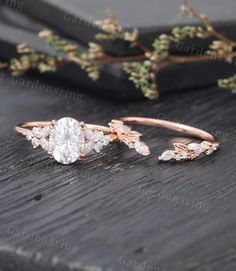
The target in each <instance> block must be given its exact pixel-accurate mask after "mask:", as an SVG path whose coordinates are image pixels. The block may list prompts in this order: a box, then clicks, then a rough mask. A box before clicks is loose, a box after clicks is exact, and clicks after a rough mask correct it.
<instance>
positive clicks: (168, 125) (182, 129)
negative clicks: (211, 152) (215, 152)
mask: <svg viewBox="0 0 236 271" xmlns="http://www.w3.org/2000/svg"><path fill="white" fill-rule="evenodd" d="M121 120H122V121H123V122H124V123H125V124H138V125H147V126H154V127H159V128H164V129H169V130H172V131H176V132H179V133H182V134H185V135H189V136H194V137H197V138H200V139H202V140H206V141H210V142H217V140H216V138H215V137H214V136H213V135H211V134H209V133H207V132H205V131H203V130H200V129H197V128H194V127H192V126H188V125H185V124H182V123H177V122H172V121H167V120H160V119H153V118H143V117H124V118H121Z"/></svg>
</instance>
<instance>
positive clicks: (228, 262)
mask: <svg viewBox="0 0 236 271" xmlns="http://www.w3.org/2000/svg"><path fill="white" fill-rule="evenodd" d="M25 80H28V81H30V80H33V78H31V77H27V78H25ZM28 81H25V84H20V83H19V82H16V81H15V79H12V78H11V77H9V76H8V75H7V74H5V75H2V76H1V80H0V95H1V99H0V116H1V117H0V153H1V155H0V269H1V270H2V271H12V270H14V271H32V270H33V271H41V270H44V271H47V270H48V271H51V270H56V271H62V270H63V271H66V270H68V271H69V270H70V271H71V270H72V271H77V270H78V271H89V270H90V271H91V270H93V271H108V270H112V271H121V270H124V271H128V270H138V268H137V267H135V265H137V264H138V263H139V264H142V265H141V267H142V266H145V268H144V269H142V270H158V269H159V270H168V271H172V270H175V271H189V270H191V271H199V270H221V271H234V270H235V260H236V251H235V227H236V214H235V204H236V198H235V155H236V148H235V144H234V143H235V140H236V134H235V126H236V119H235V115H236V107H235V103H236V96H233V95H232V94H230V92H228V91H220V90H219V89H216V88H211V89H201V91H200V90H195V91H193V90H192V91H191V92H185V93H175V94H173V95H169V96H168V98H167V96H165V97H163V98H162V99H161V101H159V103H156V102H147V101H142V102H136V103H131V104H129V103H125V102H122V103H118V102H115V101H110V100H106V99H102V98H98V97H95V96H94V95H93V96H92V95H88V94H86V93H84V92H82V91H80V89H79V88H77V94H78V96H77V98H78V99H76V98H73V99H72V98H69V97H68V95H67V96H66V95H55V94H54V93H53V92H50V93H47V92H44V91H39V90H38V89H37V90H36V89H33V88H32V87H29V86H27V82H28ZM40 84H41V85H42V84H45V85H47V86H51V88H52V89H55V88H62V89H63V88H64V87H63V86H62V85H61V84H56V83H55V82H51V83H49V82H45V81H44V80H43V79H41V81H40ZM64 90H66V88H65V89H64ZM72 90H73V89H71V91H72ZM125 115H126V116H127V115H140V116H149V117H160V118H165V119H169V120H174V121H181V122H184V123H186V124H190V125H195V126H197V127H199V128H202V129H205V130H207V131H209V132H211V133H213V134H215V135H216V136H217V137H218V138H219V139H220V141H221V143H222V145H221V150H220V151H219V152H217V153H216V154H215V155H212V156H211V157H206V158H203V159H201V160H198V161H193V162H189V163H172V164H163V163H158V160H157V156H158V155H159V154H160V153H161V152H162V151H163V150H165V149H166V148H168V147H169V145H170V144H171V143H173V142H175V141H177V140H181V137H180V136H179V135H178V134H175V133H172V132H167V131H163V130H159V129H156V128H147V127H145V128H144V127H136V129H137V130H138V131H140V132H141V133H143V134H144V135H145V136H144V140H145V141H146V142H147V144H148V145H149V146H150V149H151V155H150V156H148V157H140V156H139V155H138V154H136V153H135V152H133V151H131V150H129V149H128V148H126V147H125V146H121V145H115V144H114V145H111V146H110V147H108V148H107V149H105V150H104V152H103V153H102V154H101V155H95V156H91V157H89V158H87V159H85V160H83V161H81V162H78V163H76V164H73V165H71V166H62V165H60V164H57V163H56V162H54V161H52V160H50V159H48V158H47V156H46V155H45V153H44V152H42V151H33V150H32V148H31V146H30V144H29V142H26V141H24V140H23V139H22V138H20V137H18V136H16V135H15V134H14V131H13V127H14V126H15V124H16V123H19V122H23V121H29V120H47V119H49V120H50V119H54V118H56V119H57V118H60V117H62V116H72V117H75V118H78V119H79V120H84V121H87V122H91V123H98V124H105V123H107V122H108V121H109V120H110V119H111V118H115V117H120V116H125ZM141 267H140V268H141ZM154 268H155V269H154Z"/></svg>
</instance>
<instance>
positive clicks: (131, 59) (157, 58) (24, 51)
mask: <svg viewBox="0 0 236 271" xmlns="http://www.w3.org/2000/svg"><path fill="white" fill-rule="evenodd" d="M181 13H182V15H184V16H189V17H193V18H196V19H198V20H199V21H200V22H201V23H202V26H183V27H174V28H173V29H172V31H171V32H170V34H168V35H167V34H162V35H160V36H159V37H157V38H156V39H155V40H154V41H153V44H152V47H151V48H147V47H145V46H144V45H143V44H142V42H141V41H140V37H139V32H138V30H137V29H134V30H133V31H126V30H124V29H123V27H122V26H121V24H120V22H119V21H118V20H117V18H116V17H115V16H114V15H113V14H112V13H111V11H108V12H107V15H108V18H107V19H105V20H100V21H96V22H95V24H96V25H97V26H98V27H99V28H100V29H101V30H102V33H99V34H97V35H96V36H95V38H96V39H97V40H98V43H95V42H90V43H89V44H88V49H87V51H84V50H81V48H80V47H79V46H78V45H77V44H72V43H70V42H68V41H66V40H63V39H61V38H60V37H58V36H57V35H55V34H54V33H53V32H52V31H50V30H48V29H45V30H43V31H41V32H40V33H39V37H41V38H43V39H45V41H46V43H47V44H48V45H49V46H50V47H51V48H52V49H54V50H55V52H56V54H55V55H56V56H55V55H49V54H45V53H41V52H37V51H36V50H35V49H33V48H31V47H30V46H29V45H28V44H20V45H19V46H18V47H17V51H18V53H19V54H20V57H19V58H14V59H12V60H11V61H10V63H9V64H6V63H2V62H0V68H2V69H3V68H7V67H8V68H9V69H10V70H11V72H12V74H13V75H15V76H19V75H22V74H24V73H25V72H27V71H28V70H30V69H38V70H39V71H40V72H42V73H43V72H55V71H56V70H57V69H58V68H59V67H60V66H61V65H64V64H67V63H75V64H77V65H79V66H80V68H81V69H82V70H84V71H86V72H87V73H88V76H89V77H90V78H91V79H92V80H94V81H95V80H98V79H99V76H100V70H101V65H107V64H111V63H117V62H121V63H123V66H124V71H125V72H126V73H127V74H128V75H129V79H130V80H131V81H132V82H133V83H134V84H135V87H136V88H137V89H140V90H141V91H142V93H143V94H144V96H145V97H147V98H149V99H157V98H158V97H159V91H158V86H157V74H158V71H159V70H161V69H162V68H164V67H166V66H167V65H170V64H172V63H188V62H196V61H205V60H216V59H221V60H223V61H225V62H228V63H232V62H233V59H234V58H235V57H236V50H235V49H236V42H235V41H233V40H230V39H229V38H227V37H225V36H224V35H222V34H221V33H219V32H218V31H217V30H216V29H215V28H214V27H213V25H212V24H211V23H210V21H209V20H208V18H207V17H206V16H205V15H203V14H199V13H198V12H197V11H196V10H195V9H194V8H193V7H192V6H191V5H190V2H189V1H188V0H183V4H182V5H181ZM193 38H198V39H206V38H211V39H213V41H212V42H211V43H210V44H209V46H208V48H207V50H206V52H205V54H203V55H191V56H180V55H176V54H173V53H172V52H171V46H172V45H173V44H176V43H178V42H181V41H184V40H188V39H193ZM107 40H111V41H113V42H115V41H116V40H123V41H124V42H126V43H128V44H129V45H130V47H135V48H138V49H139V51H140V53H139V54H137V55H130V56H114V55H111V54H109V53H108V52H106V50H105V47H104V46H103V42H104V41H107ZM218 85H219V86H220V87H223V88H230V89H232V90H233V92H236V75H235V76H233V77H232V78H229V79H224V80H219V81H218Z"/></svg>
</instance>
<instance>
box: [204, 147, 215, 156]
mask: <svg viewBox="0 0 236 271" xmlns="http://www.w3.org/2000/svg"><path fill="white" fill-rule="evenodd" d="M214 151H215V148H214V147H211V148H210V149H208V150H206V151H205V153H206V155H210V154H212V153H213V152H214Z"/></svg>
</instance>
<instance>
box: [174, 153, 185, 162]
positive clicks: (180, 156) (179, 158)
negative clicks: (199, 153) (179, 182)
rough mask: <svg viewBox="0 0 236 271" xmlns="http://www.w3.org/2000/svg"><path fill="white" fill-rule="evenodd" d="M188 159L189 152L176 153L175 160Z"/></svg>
mask: <svg viewBox="0 0 236 271" xmlns="http://www.w3.org/2000/svg"><path fill="white" fill-rule="evenodd" d="M185 159H187V154H186V153H178V154H176V155H175V160H176V161H180V160H185Z"/></svg>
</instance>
